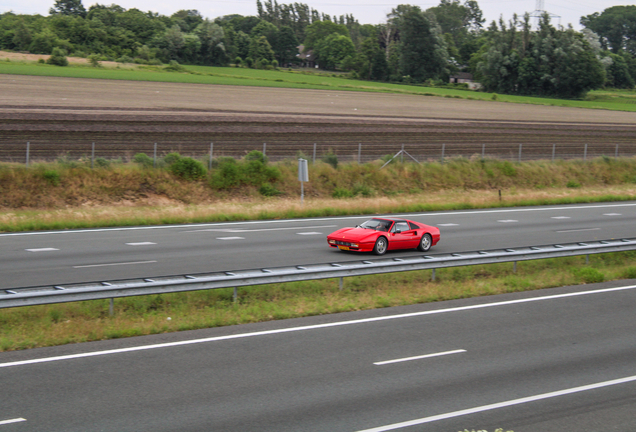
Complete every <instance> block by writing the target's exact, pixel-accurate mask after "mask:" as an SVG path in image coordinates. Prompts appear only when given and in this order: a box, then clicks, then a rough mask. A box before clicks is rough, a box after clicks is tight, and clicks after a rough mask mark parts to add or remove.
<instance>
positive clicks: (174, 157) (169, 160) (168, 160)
mask: <svg viewBox="0 0 636 432" xmlns="http://www.w3.org/2000/svg"><path fill="white" fill-rule="evenodd" d="M179 159H181V155H180V154H179V153H168V154H167V155H165V156H164V158H163V161H164V162H165V164H166V165H172V164H173V163H175V162H176V161H178V160H179Z"/></svg>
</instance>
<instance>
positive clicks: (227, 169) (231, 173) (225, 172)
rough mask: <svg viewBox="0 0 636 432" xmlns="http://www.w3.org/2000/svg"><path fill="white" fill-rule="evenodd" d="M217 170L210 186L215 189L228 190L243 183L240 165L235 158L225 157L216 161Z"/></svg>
mask: <svg viewBox="0 0 636 432" xmlns="http://www.w3.org/2000/svg"><path fill="white" fill-rule="evenodd" d="M215 163H216V166H217V169H216V170H214V173H213V174H212V177H211V178H210V186H211V187H212V188H213V189H219V190H226V189H231V188H233V187H236V186H238V185H239V184H240V183H241V175H240V172H239V165H238V163H237V162H236V160H234V159H233V158H230V157H224V158H219V159H216V161H215Z"/></svg>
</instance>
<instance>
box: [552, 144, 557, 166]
mask: <svg viewBox="0 0 636 432" xmlns="http://www.w3.org/2000/svg"><path fill="white" fill-rule="evenodd" d="M555 152H556V144H552V162H554V153H555Z"/></svg>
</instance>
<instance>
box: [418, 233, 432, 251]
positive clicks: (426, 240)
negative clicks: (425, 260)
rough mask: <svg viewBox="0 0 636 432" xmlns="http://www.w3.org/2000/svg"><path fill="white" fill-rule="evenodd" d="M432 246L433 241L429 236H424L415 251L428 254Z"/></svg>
mask: <svg viewBox="0 0 636 432" xmlns="http://www.w3.org/2000/svg"><path fill="white" fill-rule="evenodd" d="M431 246H433V239H432V238H431V235H430V234H424V235H423V236H422V238H421V239H420V244H419V245H418V246H417V249H418V250H419V251H422V252H428V251H429V250H430V249H431Z"/></svg>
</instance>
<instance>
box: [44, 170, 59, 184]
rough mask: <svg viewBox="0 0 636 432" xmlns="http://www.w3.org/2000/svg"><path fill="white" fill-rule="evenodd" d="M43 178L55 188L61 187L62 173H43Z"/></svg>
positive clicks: (53, 171)
mask: <svg viewBox="0 0 636 432" xmlns="http://www.w3.org/2000/svg"><path fill="white" fill-rule="evenodd" d="M42 178H43V179H44V180H46V181H47V182H48V183H49V184H51V185H53V186H59V185H60V173H58V172H57V171H55V170H46V171H44V172H43V173H42Z"/></svg>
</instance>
